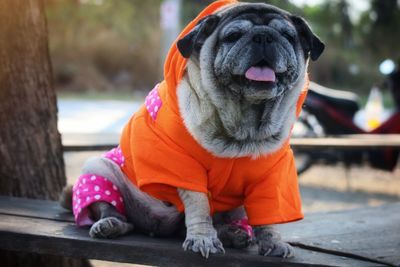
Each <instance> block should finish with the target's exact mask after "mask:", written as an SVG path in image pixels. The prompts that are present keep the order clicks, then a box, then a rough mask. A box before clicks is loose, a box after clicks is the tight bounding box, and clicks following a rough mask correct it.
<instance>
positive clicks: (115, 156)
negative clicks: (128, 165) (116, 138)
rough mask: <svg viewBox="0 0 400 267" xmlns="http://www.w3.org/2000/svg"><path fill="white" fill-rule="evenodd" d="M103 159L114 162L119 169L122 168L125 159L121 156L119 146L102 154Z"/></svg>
mask: <svg viewBox="0 0 400 267" xmlns="http://www.w3.org/2000/svg"><path fill="white" fill-rule="evenodd" d="M103 157H105V158H107V159H110V160H112V161H114V162H115V163H116V164H118V166H120V167H121V168H122V167H124V163H125V157H124V155H122V150H121V148H120V147H119V146H118V147H116V148H113V149H111V150H110V151H108V152H106V153H104V154H103Z"/></svg>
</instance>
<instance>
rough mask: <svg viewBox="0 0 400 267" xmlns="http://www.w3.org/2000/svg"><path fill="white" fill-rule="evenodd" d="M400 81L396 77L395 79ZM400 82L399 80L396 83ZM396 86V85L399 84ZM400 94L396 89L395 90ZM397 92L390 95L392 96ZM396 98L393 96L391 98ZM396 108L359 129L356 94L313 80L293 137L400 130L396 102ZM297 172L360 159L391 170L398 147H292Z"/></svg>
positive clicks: (393, 131)
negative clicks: (316, 148) (372, 124)
mask: <svg viewBox="0 0 400 267" xmlns="http://www.w3.org/2000/svg"><path fill="white" fill-rule="evenodd" d="M399 81H400V80H399ZM399 84H400V83H399ZM399 88H400V87H399ZM395 93H398V94H399V95H400V90H397V91H396V90H395ZM395 97H397V99H398V95H394V98H395ZM395 100H396V98H395ZM396 104H399V106H397V111H395V112H394V113H392V114H390V116H388V118H385V121H384V122H382V123H381V124H380V125H379V126H378V125H377V123H374V124H375V125H374V126H375V128H374V129H369V130H368V129H367V130H366V129H363V128H362V127H360V126H359V125H357V124H356V123H355V122H354V117H355V115H356V113H357V112H359V111H360V105H359V100H358V96H357V95H356V94H354V93H352V92H348V91H341V90H334V89H330V88H326V87H323V86H321V85H318V84H316V83H312V82H311V83H310V86H309V90H308V95H307V98H306V100H305V103H304V106H303V111H302V113H301V115H300V117H299V119H298V121H297V123H296V124H295V127H294V131H293V136H294V137H328V136H331V135H346V134H400V103H396ZM294 153H295V156H296V161H297V162H296V164H297V172H298V174H301V173H303V172H304V171H306V170H307V169H309V168H310V167H311V166H312V165H313V164H315V163H317V162H320V161H321V160H322V161H323V162H326V163H328V164H332V163H336V162H343V163H344V164H345V166H346V167H349V166H350V165H354V164H361V163H363V162H365V161H366V162H367V163H369V164H370V165H371V166H372V167H374V168H377V169H381V170H387V171H392V170H393V169H394V168H395V166H396V164H397V161H398V155H399V150H398V149H391V148H388V149H383V150H382V149H368V150H367V149H353V150H346V151H341V150H326V151H324V150H322V151H321V150H318V151H296V149H294Z"/></svg>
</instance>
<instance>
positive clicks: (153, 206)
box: [83, 157, 183, 236]
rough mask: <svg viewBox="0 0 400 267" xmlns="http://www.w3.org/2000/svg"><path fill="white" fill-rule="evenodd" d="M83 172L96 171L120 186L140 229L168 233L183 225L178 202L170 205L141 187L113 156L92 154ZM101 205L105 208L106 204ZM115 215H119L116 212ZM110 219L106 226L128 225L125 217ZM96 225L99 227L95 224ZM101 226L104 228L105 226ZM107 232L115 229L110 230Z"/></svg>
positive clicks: (130, 215)
mask: <svg viewBox="0 0 400 267" xmlns="http://www.w3.org/2000/svg"><path fill="white" fill-rule="evenodd" d="M83 173H93V174H96V175H100V176H103V177H106V178H107V179H108V180H109V181H110V182H112V183H113V184H114V185H115V186H116V187H117V188H118V190H119V192H120V194H121V195H122V198H123V200H124V204H125V211H126V217H127V219H128V222H129V223H133V225H134V226H135V228H136V229H138V230H139V231H141V232H143V233H147V234H149V235H152V236H153V235H157V236H168V235H171V234H173V233H174V232H175V230H176V229H177V227H178V226H179V222H180V221H181V220H182V218H183V214H182V213H179V212H178V210H177V209H176V208H175V206H171V205H166V204H165V203H164V202H162V201H160V200H158V199H155V198H153V197H151V196H150V195H148V194H146V193H144V192H143V191H141V190H140V189H139V188H137V187H136V186H135V185H134V184H132V182H131V181H130V180H129V179H128V178H127V177H126V175H125V174H124V173H123V172H122V171H121V169H120V167H119V166H118V165H117V164H115V163H114V162H112V161H111V160H108V159H106V158H102V157H96V158H91V159H89V160H88V161H87V162H86V163H85V166H84V168H83ZM101 208H103V209H104V207H103V206H101ZM111 208H113V207H111ZM105 209H106V211H107V212H108V211H109V209H108V207H106V208H105ZM107 212H106V213H107ZM111 217H112V218H117V217H115V216H111ZM117 219H118V218H117ZM102 220H103V219H101V220H100V221H102ZM110 220H111V219H109V220H105V221H104V225H105V226H104V227H107V226H111V227H117V228H120V227H124V226H123V225H124V224H122V223H121V222H123V220H121V219H118V220H119V222H116V220H115V219H112V221H111V222H110ZM100 221H99V222H100ZM92 227H95V225H93V226H92ZM98 228H99V229H103V228H102V227H98ZM105 229H107V228H105ZM120 230H121V229H120ZM103 232H104V231H103ZM107 232H112V231H111V230H107Z"/></svg>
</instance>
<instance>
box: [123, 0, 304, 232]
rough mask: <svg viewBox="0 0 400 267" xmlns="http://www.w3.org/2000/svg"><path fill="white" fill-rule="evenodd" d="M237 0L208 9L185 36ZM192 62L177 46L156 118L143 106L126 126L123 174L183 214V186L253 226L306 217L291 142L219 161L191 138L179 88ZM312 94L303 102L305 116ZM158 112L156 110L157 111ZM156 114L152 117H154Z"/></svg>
mask: <svg viewBox="0 0 400 267" xmlns="http://www.w3.org/2000/svg"><path fill="white" fill-rule="evenodd" d="M232 3H236V1H233V0H222V1H216V2H214V3H212V4H211V5H209V6H208V7H206V8H205V9H204V10H203V11H202V12H201V13H200V14H199V16H198V17H197V18H196V19H194V20H193V21H192V22H191V23H190V24H189V25H188V26H187V27H186V28H185V29H184V30H183V31H182V33H181V34H180V35H179V37H178V39H177V40H179V39H180V38H182V37H183V36H185V35H186V34H187V33H188V32H189V31H190V30H191V29H193V27H194V26H195V25H196V24H197V22H198V21H199V20H200V19H201V18H203V17H205V16H207V15H209V14H212V13H214V12H215V11H216V10H218V9H220V8H221V7H224V6H226V5H229V4H232ZM185 68H186V59H185V58H183V57H182V56H181V54H180V53H179V51H178V49H177V47H176V42H175V43H174V44H173V45H172V47H171V49H170V51H169V54H168V56H167V60H166V63H165V66H164V78H165V79H164V81H163V82H161V83H160V84H159V85H157V86H156V88H155V89H154V90H153V92H152V94H151V95H152V96H153V97H154V99H156V98H157V97H158V98H159V101H160V103H162V105H158V106H157V107H156V110H155V111H156V114H153V112H150V110H149V106H148V105H147V104H149V103H148V101H147V102H146V105H143V106H142V107H141V109H140V110H139V111H138V112H137V113H135V114H134V116H133V117H132V118H131V119H130V121H129V122H128V124H127V125H126V126H125V128H124V130H123V133H122V136H121V140H120V146H121V149H122V152H123V154H124V156H125V165H124V167H123V168H122V170H123V172H124V173H125V174H126V175H127V176H128V177H129V179H130V180H131V181H132V183H134V184H135V185H136V186H138V187H139V188H140V189H141V190H142V191H144V192H146V193H148V194H150V195H152V196H153V197H155V198H157V199H160V200H162V201H167V202H170V203H172V204H173V205H175V206H176V207H177V209H178V210H179V211H183V209H184V207H183V203H182V202H181V200H180V198H179V196H178V193H177V190H176V189H177V188H183V189H187V190H192V191H197V192H203V193H206V194H207V195H208V196H209V203H210V207H211V212H212V213H214V212H221V211H228V210H231V209H233V208H236V207H238V206H241V205H244V206H245V209H246V212H247V215H248V218H249V223H250V224H251V225H261V224H274V223H283V222H288V221H293V220H298V219H301V218H303V215H302V212H301V200H300V194H299V188H298V183H297V173H296V168H295V165H294V157H293V153H292V150H291V149H290V146H289V143H288V142H286V143H285V144H284V145H283V146H282V148H280V149H279V150H278V151H276V152H274V153H272V154H270V155H266V156H263V157H260V158H257V159H252V158H250V157H242V158H235V159H232V158H219V157H216V156H214V155H212V154H211V153H210V152H208V151H206V150H205V149H204V148H202V147H201V146H200V145H199V143H197V142H196V141H195V140H194V139H193V137H192V136H191V135H190V133H189V132H188V130H187V129H186V127H185V125H184V124H183V120H182V118H181V116H180V113H179V108H178V104H177V96H176V88H177V85H178V83H179V81H180V80H181V79H182V77H183V75H184V72H185ZM305 96H306V90H304V91H303V93H302V94H301V96H300V98H299V100H298V103H297V113H299V112H300V110H301V106H302V104H303V101H304V98H305ZM152 111H154V109H153V110H152ZM150 113H151V114H150Z"/></svg>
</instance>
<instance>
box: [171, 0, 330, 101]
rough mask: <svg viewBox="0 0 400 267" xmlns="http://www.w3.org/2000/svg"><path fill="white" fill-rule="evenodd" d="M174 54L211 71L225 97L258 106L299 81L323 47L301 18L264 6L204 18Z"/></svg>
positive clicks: (238, 7)
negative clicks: (256, 103) (257, 103)
mask: <svg viewBox="0 0 400 267" xmlns="http://www.w3.org/2000/svg"><path fill="white" fill-rule="evenodd" d="M178 48H179V50H180V52H181V53H182V55H183V56H184V57H187V58H190V59H192V60H197V61H199V63H200V65H201V67H202V68H205V69H209V70H211V71H212V75H211V76H213V77H212V78H213V80H215V82H216V83H217V84H218V86H217V87H218V88H222V89H223V90H226V92H225V93H228V94H231V95H232V96H233V97H237V98H241V99H245V100H248V101H250V102H261V101H263V100H268V99H274V98H276V97H278V96H280V95H282V94H283V93H284V92H285V90H286V91H287V90H290V89H291V87H292V86H291V85H294V84H295V83H296V82H297V81H298V80H299V79H300V78H304V71H305V69H306V62H307V61H308V58H309V57H311V59H312V60H316V59H317V58H318V57H319V55H320V54H321V53H322V51H323V50H324V45H323V44H322V43H321V41H320V40H319V39H318V37H316V36H315V35H314V34H313V33H312V31H311V29H310V28H309V26H308V25H307V23H306V22H305V21H304V20H303V19H302V18H300V17H297V16H294V15H291V14H290V13H288V12H286V11H283V10H281V9H278V8H276V7H273V6H270V5H267V4H249V3H245V4H238V5H236V6H234V7H233V8H230V9H228V10H225V11H221V12H217V13H216V14H213V15H209V16H207V17H205V18H204V19H203V20H201V21H200V22H199V23H198V25H197V26H196V27H195V28H194V29H193V30H192V31H191V32H190V33H189V34H187V35H186V36H185V37H184V38H182V39H181V40H180V41H179V42H178ZM301 75H303V77H300V76H301ZM210 78H211V77H209V76H208V77H207V79H210Z"/></svg>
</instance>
